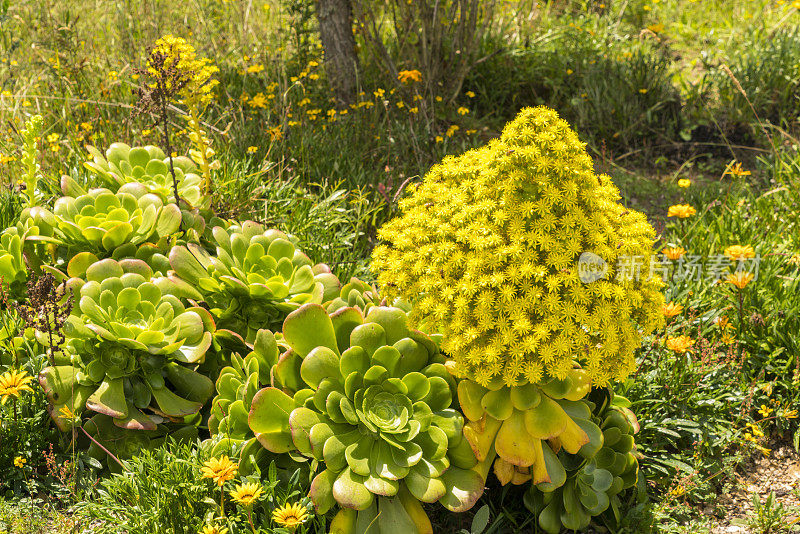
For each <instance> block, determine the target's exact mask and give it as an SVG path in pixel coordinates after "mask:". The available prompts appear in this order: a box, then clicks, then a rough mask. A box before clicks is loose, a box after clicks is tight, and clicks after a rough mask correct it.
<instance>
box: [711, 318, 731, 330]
mask: <svg viewBox="0 0 800 534" xmlns="http://www.w3.org/2000/svg"><path fill="white" fill-rule="evenodd" d="M714 324H715V325H717V328H719V329H720V330H725V329H726V328H728V327H730V321H729V320H728V318H727V317H725V316H724V315H720V316H719V317H714Z"/></svg>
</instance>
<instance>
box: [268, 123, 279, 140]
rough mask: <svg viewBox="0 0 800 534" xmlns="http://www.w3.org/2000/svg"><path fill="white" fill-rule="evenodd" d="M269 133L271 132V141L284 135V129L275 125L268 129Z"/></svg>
mask: <svg viewBox="0 0 800 534" xmlns="http://www.w3.org/2000/svg"><path fill="white" fill-rule="evenodd" d="M267 133H269V138H270V140H271V141H277V140H278V139H280V138H281V137H283V131H282V130H281V127H280V126H273V127H272V128H270V129H269V130H267Z"/></svg>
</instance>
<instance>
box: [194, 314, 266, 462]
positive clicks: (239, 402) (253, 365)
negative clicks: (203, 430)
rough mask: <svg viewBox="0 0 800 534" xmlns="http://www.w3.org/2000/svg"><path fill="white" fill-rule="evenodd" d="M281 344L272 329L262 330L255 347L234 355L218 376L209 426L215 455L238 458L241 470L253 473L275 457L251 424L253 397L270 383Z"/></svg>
mask: <svg viewBox="0 0 800 534" xmlns="http://www.w3.org/2000/svg"><path fill="white" fill-rule="evenodd" d="M278 354H279V353H278V344H277V342H276V340H275V336H273V335H272V332H270V331H269V330H259V332H258V334H257V335H256V339H255V343H254V344H253V350H252V351H251V352H250V353H249V354H247V356H245V357H244V358H242V357H241V356H239V355H238V354H233V355H232V357H231V365H229V366H226V367H224V368H223V369H222V370H221V371H220V373H219V378H217V382H216V389H217V395H216V396H215V397H214V399H213V400H212V401H211V415H210V416H209V418H208V430H209V432H210V433H211V440H210V443H209V444H210V446H211V455H212V456H215V457H216V456H219V455H221V454H225V455H227V456H229V457H231V458H237V459H238V463H239V473H241V474H243V475H245V476H247V475H249V474H250V473H252V472H253V471H254V470H255V468H256V466H257V465H258V464H259V463H260V461H261V460H262V459H263V458H270V457H271V458H274V456H273V455H271V454H270V453H269V452H267V450H266V449H265V448H264V447H262V446H261V444H260V443H259V442H258V440H257V439H256V436H255V433H254V432H253V431H252V430H251V429H250V427H249V425H248V416H249V414H250V407H251V405H252V402H253V398H254V397H255V395H256V393H258V392H259V391H260V390H261V389H262V388H263V387H265V386H267V385H269V383H270V370H271V369H272V366H273V365H275V364H276V363H277V361H278Z"/></svg>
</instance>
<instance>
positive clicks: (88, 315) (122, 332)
mask: <svg viewBox="0 0 800 534" xmlns="http://www.w3.org/2000/svg"><path fill="white" fill-rule="evenodd" d="M72 266H73V268H76V267H74V264H73V265H72ZM152 274H153V272H152V269H150V267H149V266H148V265H147V264H146V263H145V262H143V261H141V260H135V259H127V260H122V261H119V262H118V261H115V260H113V259H105V260H101V261H97V262H95V263H92V264H91V265H89V266H88V267H87V268H86V270H85V273H82V276H83V277H84V279H75V278H73V279H71V280H70V281H69V283H68V287H69V288H71V289H73V290H74V291H75V294H76V298H77V299H78V304H77V306H75V307H74V308H73V312H72V315H70V317H69V318H68V319H67V322H66V323H65V329H64V330H65V333H66V335H67V338H68V341H67V346H66V352H67V353H68V354H69V355H70V356H69V359H68V360H66V361H64V359H63V358H62V359H61V361H57V362H56V364H57V365H54V366H51V367H47V368H45V369H44V370H43V371H42V372H41V373H40V376H39V381H40V383H41V384H42V387H43V388H44V390H45V392H46V393H47V396H48V400H49V401H50V405H51V406H50V413H51V415H52V416H53V419H54V420H55V421H56V423H57V425H58V426H59V427H60V428H62V429H67V428H69V427H70V426H72V425H73V424H74V423H75V421H76V419H77V418H78V417H79V416H80V415H81V413H82V412H83V411H84V409H89V410H91V411H94V412H97V413H101V414H104V415H107V416H108V417H111V418H112V419H113V422H114V424H115V425H116V426H118V427H120V428H124V429H130V430H154V429H155V428H156V425H157V424H158V423H159V422H162V421H165V420H174V421H182V420H183V419H184V418H185V417H188V416H193V415H194V414H197V413H198V412H199V411H200V409H201V408H202V406H203V404H204V403H205V402H206V401H207V400H208V399H209V398H210V397H211V395H212V394H213V391H214V384H213V382H212V381H211V380H210V379H208V378H207V377H206V376H204V375H202V374H200V373H197V372H196V371H195V368H196V367H197V366H198V365H199V364H200V363H202V362H203V361H204V358H205V355H206V352H207V351H208V350H209V348H210V347H211V344H212V333H211V332H212V331H213V319H212V317H211V315H210V314H209V313H208V312H207V311H206V310H204V309H202V308H199V307H191V308H186V307H185V306H184V305H183V303H182V302H181V300H180V299H179V298H178V297H177V296H175V295H174V294H172V293H169V292H168V291H169V290H170V288H172V287H173V286H172V285H171V284H169V283H166V282H167V281H166V279H163V278H152ZM162 288H163V289H162ZM145 410H146V411H148V412H149V414H148V413H145Z"/></svg>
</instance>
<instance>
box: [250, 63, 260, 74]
mask: <svg viewBox="0 0 800 534" xmlns="http://www.w3.org/2000/svg"><path fill="white" fill-rule="evenodd" d="M262 70H264V65H261V64H258V65H250V66H249V67H247V74H258V73H259V72H261V71H262Z"/></svg>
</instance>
